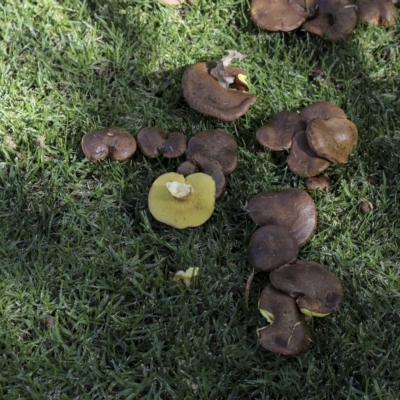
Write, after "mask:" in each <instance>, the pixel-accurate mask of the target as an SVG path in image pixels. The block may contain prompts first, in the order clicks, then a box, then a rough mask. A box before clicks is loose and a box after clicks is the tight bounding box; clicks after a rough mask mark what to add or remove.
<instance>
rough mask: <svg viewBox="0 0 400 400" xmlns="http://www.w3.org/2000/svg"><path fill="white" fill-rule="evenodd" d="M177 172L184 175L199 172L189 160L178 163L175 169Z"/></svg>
mask: <svg viewBox="0 0 400 400" xmlns="http://www.w3.org/2000/svg"><path fill="white" fill-rule="evenodd" d="M176 172H177V173H178V174H181V175H183V176H184V177H186V176H188V175H191V174H194V173H196V172H199V169H198V168H197V166H196V165H195V164H193V163H192V162H191V161H184V162H183V163H182V164H181V165H179V167H178V169H177V170H176Z"/></svg>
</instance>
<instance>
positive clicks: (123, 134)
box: [81, 127, 136, 161]
mask: <svg viewBox="0 0 400 400" xmlns="http://www.w3.org/2000/svg"><path fill="white" fill-rule="evenodd" d="M81 145H82V150H83V152H84V153H85V156H86V157H87V158H89V159H90V160H91V161H99V160H104V159H105V158H107V156H109V157H110V158H111V159H113V160H116V161H123V160H126V159H127V158H129V157H130V156H131V155H133V154H134V153H135V151H136V140H135V138H134V137H133V136H132V135H131V134H130V133H129V132H127V131H125V130H124V129H122V128H115V127H114V128H103V129H98V130H95V131H92V132H89V133H86V134H85V135H84V136H83V137H82V142H81Z"/></svg>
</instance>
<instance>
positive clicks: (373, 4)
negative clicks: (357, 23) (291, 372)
mask: <svg viewBox="0 0 400 400" xmlns="http://www.w3.org/2000/svg"><path fill="white" fill-rule="evenodd" d="M356 4H357V15H358V18H360V19H362V20H363V21H365V22H368V23H369V24H371V25H383V26H390V25H394V24H395V23H396V18H397V10H396V7H395V6H394V3H393V2H392V1H391V0H358V1H357V3H356Z"/></svg>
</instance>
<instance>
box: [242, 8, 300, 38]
mask: <svg viewBox="0 0 400 400" xmlns="http://www.w3.org/2000/svg"><path fill="white" fill-rule="evenodd" d="M250 12H251V17H252V18H253V20H254V22H255V23H256V24H257V25H258V26H260V27H261V28H264V29H267V30H268V31H284V32H288V31H293V30H294V29H297V28H298V27H299V26H300V25H301V24H302V23H303V22H304V21H305V20H306V18H307V10H306V1H305V0H294V1H293V0H273V1H266V0H252V2H251V11H250Z"/></svg>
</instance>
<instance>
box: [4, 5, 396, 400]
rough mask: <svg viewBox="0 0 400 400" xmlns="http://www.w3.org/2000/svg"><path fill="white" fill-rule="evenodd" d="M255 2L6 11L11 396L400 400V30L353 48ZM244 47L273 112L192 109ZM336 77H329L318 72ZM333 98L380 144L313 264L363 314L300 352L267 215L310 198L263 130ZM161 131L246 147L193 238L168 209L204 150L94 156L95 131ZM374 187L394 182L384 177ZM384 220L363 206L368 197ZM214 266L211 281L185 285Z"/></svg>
mask: <svg viewBox="0 0 400 400" xmlns="http://www.w3.org/2000/svg"><path fill="white" fill-rule="evenodd" d="M249 7H250V5H249V1H247V0H224V1H212V0H199V1H198V2H197V4H196V5H194V6H181V7H178V8H172V7H167V6H163V5H161V4H159V3H157V2H156V1H151V0H92V1H90V0H88V1H83V0H62V1H57V0H26V1H20V0H3V2H1V5H0V143H1V145H0V223H1V227H2V229H1V235H0V252H1V264H0V266H1V270H0V271H1V280H0V296H1V301H0V320H1V323H0V397H1V398H4V399H7V400H13V399H35V400H36V399H38V400H42V399H63V400H69V399H79V400H80V399H91V400H92V399H100V400H104V399H108V400H111V399H113V400H116V399H124V400H125V399H196V398H199V399H216V400H218V399H240V400H242V399H319V400H322V399H368V400H373V399H386V400H391V399H398V398H399V394H398V393H399V390H400V387H399V382H400V340H399V338H400V255H399V252H400V209H399V208H400V207H399V196H400V96H399V91H400V89H399V88H400V46H399V43H400V31H399V27H400V22H397V24H396V25H395V26H393V27H390V28H383V27H372V26H367V25H365V24H363V23H358V25H357V27H356V30H355V32H354V33H353V34H352V35H351V36H350V38H349V39H347V40H346V41H341V42H337V43H335V44H332V43H330V42H327V41H326V40H324V39H322V38H319V37H316V36H314V35H311V34H308V33H306V32H303V31H296V32H291V33H271V32H266V31H263V30H261V29H259V28H258V27H256V26H255V24H254V23H253V22H252V21H251V19H250V16H249ZM229 49H235V50H237V51H240V52H241V53H243V54H246V55H247V57H246V58H245V59H244V60H242V61H241V62H240V63H237V62H234V65H237V66H239V65H240V67H241V68H242V69H244V70H246V71H247V73H248V76H249V79H248V80H249V82H250V85H251V92H252V93H255V94H257V102H256V103H255V104H254V105H253V106H252V107H251V108H250V110H249V111H248V112H247V114H246V115H245V116H244V117H242V118H240V119H238V120H236V121H234V122H226V123H225V122H221V121H218V120H216V119H214V118H211V117H206V116H204V115H201V114H199V113H198V112H196V111H194V110H191V109H190V108H189V107H188V105H187V103H186V102H185V100H184V98H183V96H182V89H181V78H182V74H183V71H184V70H185V67H186V66H188V65H190V64H193V63H195V62H197V61H216V60H218V59H220V58H221V57H223V56H224V55H225V51H226V50H229ZM315 66H317V67H318V68H319V69H321V70H322V71H323V73H324V74H325V75H326V77H324V78H323V79H322V78H318V77H317V78H315V79H314V78H312V77H310V75H311V74H312V72H313V68H314V67H315ZM321 100H329V101H331V102H334V103H336V104H337V105H339V106H340V107H342V108H343V109H344V111H345V112H346V114H347V115H348V118H349V119H350V120H352V121H353V122H354V123H355V124H356V125H357V127H358V130H359V136H360V140H359V145H358V146H357V149H356V151H355V152H354V153H353V154H352V156H351V158H350V161H349V162H348V163H346V164H343V165H340V166H333V167H330V168H329V169H328V170H327V175H328V176H329V178H330V180H331V182H332V187H331V189H330V191H327V192H321V191H313V192H311V195H312V197H313V198H314V200H315V203H316V206H317V210H318V225H317V229H316V232H315V234H314V236H313V237H312V239H311V241H310V242H309V243H307V244H306V245H305V246H304V247H302V248H301V251H300V255H299V258H301V259H310V260H314V261H317V262H320V263H322V264H324V265H325V266H327V267H328V268H329V269H330V270H332V271H333V272H334V273H335V274H336V275H337V276H338V277H339V278H340V279H341V281H342V283H343V286H344V290H345V300H344V302H343V303H342V305H341V306H340V307H339V309H338V310H337V311H335V312H334V313H332V314H331V315H330V316H328V317H326V318H323V319H317V318H314V319H313V320H311V321H310V323H309V324H310V329H311V332H312V343H311V346H310V348H309V350H308V351H307V352H306V353H304V354H302V355H300V356H297V357H284V356H281V355H277V354H274V353H271V352H267V351H265V350H263V349H262V348H260V347H259V345H258V344H257V340H256V339H257V335H256V329H257V328H259V327H262V326H265V325H266V324H267V323H266V321H265V319H263V317H262V316H261V315H260V313H259V312H258V310H257V302H258V296H259V293H260V292H261V290H262V288H263V287H264V286H265V285H266V284H267V283H268V282H269V279H268V276H267V275H262V274H258V275H257V276H256V279H255V282H254V284H253V288H252V292H251V296H250V309H249V310H247V309H246V307H245V303H244V296H243V295H244V287H245V282H246V279H247V277H248V275H249V274H250V272H251V269H250V267H249V265H248V262H247V245H248V242H249V240H250V237H251V235H252V234H253V232H255V230H256V229H257V226H256V225H255V224H254V223H253V222H252V221H251V220H250V218H249V217H248V215H247V211H246V203H247V201H248V200H249V199H250V198H251V197H252V196H253V195H255V194H257V193H259V192H261V191H265V190H281V189H286V188H289V187H298V188H302V189H304V188H305V186H304V180H303V179H301V178H299V177H297V176H295V175H294V174H293V173H292V172H291V171H290V170H289V169H288V167H287V164H286V161H285V160H286V156H287V152H286V153H285V152H270V151H269V150H264V149H263V148H262V147H261V146H260V145H259V144H258V143H257V142H256V140H255V131H256V129H257V128H259V127H260V126H262V125H265V124H266V123H267V122H268V121H269V120H270V119H271V118H272V117H273V116H274V115H275V114H276V113H278V112H279V111H283V110H286V109H287V110H294V111H299V110H300V109H301V108H303V107H304V106H305V105H308V104H310V103H312V102H315V101H321ZM107 126H119V127H122V128H124V129H126V130H128V131H129V132H131V133H132V134H134V135H136V134H137V132H138V131H139V130H140V129H141V128H143V127H146V126H158V127H160V128H162V129H164V130H166V131H167V132H173V131H180V132H183V133H185V134H186V135H187V136H188V137H192V136H194V135H195V134H197V133H199V132H201V131H203V130H206V129H215V128H221V129H224V130H225V131H226V132H228V133H229V134H230V135H232V136H233V137H234V138H235V139H236V140H237V142H238V145H239V159H240V161H239V165H238V168H237V169H236V171H235V172H234V173H233V174H232V175H230V176H229V178H228V184H227V189H226V191H225V193H224V195H223V196H222V198H221V199H219V200H218V201H217V205H216V210H215V212H214V214H213V216H212V217H211V219H210V220H209V221H208V222H207V223H206V224H204V225H202V226H201V227H198V228H192V229H186V230H177V229H174V228H172V227H168V226H166V225H163V224H161V223H159V222H157V221H156V220H155V219H154V218H153V217H152V215H151V214H150V212H149V210H148V207H147V193H148V190H149V188H150V186H151V183H152V182H153V181H154V180H155V179H156V178H157V177H158V176H159V175H160V174H162V173H165V172H169V171H175V170H176V168H177V166H178V165H179V164H180V162H182V161H183V160H184V159H185V158H184V157H181V158H180V159H173V160H168V159H166V158H163V157H160V158H158V159H148V158H146V157H144V156H143V155H142V154H141V153H140V152H139V151H138V152H137V153H136V154H135V155H134V156H133V157H132V158H131V159H130V160H128V161H124V162H112V161H103V162H98V163H92V162H90V161H89V160H88V159H86V158H85V157H84V155H83V153H82V150H81V148H80V141H81V138H82V136H83V134H84V133H86V132H88V131H91V130H93V129H96V128H100V127H107ZM368 177H373V178H374V179H375V181H376V183H377V184H376V185H372V184H370V183H369V182H368V179H367V178H368ZM362 200H368V201H370V202H371V203H372V204H373V206H374V209H373V211H372V212H370V213H367V214H361V213H360V212H359V203H360V202H361V201H362ZM188 267H199V268H200V271H201V274H200V278H199V281H198V284H197V285H196V286H195V287H193V286H192V287H189V288H186V287H185V285H184V284H183V283H179V282H175V281H174V280H173V276H174V273H175V272H176V271H177V270H181V269H186V268H188Z"/></svg>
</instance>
